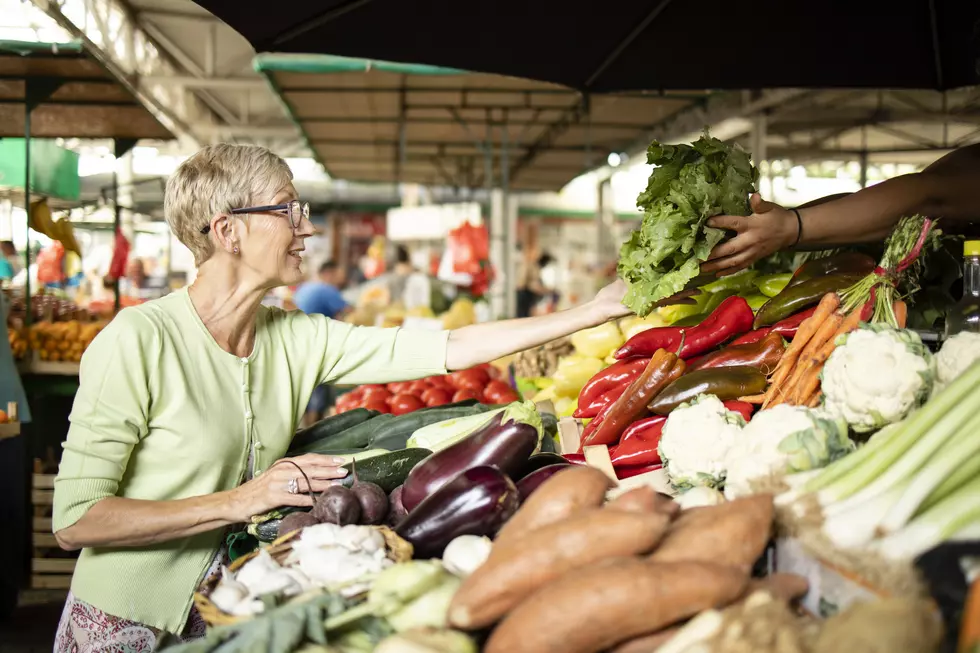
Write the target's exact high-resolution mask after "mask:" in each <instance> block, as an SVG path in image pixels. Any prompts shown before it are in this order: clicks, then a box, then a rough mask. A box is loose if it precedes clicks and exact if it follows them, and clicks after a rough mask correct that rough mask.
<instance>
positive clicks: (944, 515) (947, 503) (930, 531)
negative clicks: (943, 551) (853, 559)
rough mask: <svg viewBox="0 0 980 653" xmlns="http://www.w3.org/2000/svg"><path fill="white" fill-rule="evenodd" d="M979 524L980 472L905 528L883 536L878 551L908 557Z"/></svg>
mask: <svg viewBox="0 0 980 653" xmlns="http://www.w3.org/2000/svg"><path fill="white" fill-rule="evenodd" d="M978 525H980V476H978V477H975V478H974V479H973V480H972V481H970V482H969V483H967V484H965V485H963V486H961V487H960V488H959V489H958V490H956V491H955V492H953V493H952V494H950V495H949V496H947V497H946V498H945V499H943V500H942V501H939V502H938V503H936V504H935V505H934V506H933V507H932V508H930V509H929V510H927V511H925V512H923V513H922V514H921V515H919V516H918V517H916V518H915V519H913V520H912V521H911V522H909V523H908V525H906V526H905V528H903V529H901V530H899V531H896V532H895V533H892V534H891V535H889V536H888V537H886V538H884V539H883V540H881V541H880V542H879V543H878V545H877V547H876V548H877V549H878V551H879V552H880V553H881V554H882V555H884V556H885V557H888V558H891V559H895V560H909V559H912V558H914V557H916V556H918V555H921V554H922V553H925V552H926V551H928V550H929V549H931V548H933V547H935V546H937V545H939V544H941V543H943V542H945V541H947V540H949V539H952V538H953V537H957V536H960V534H961V533H964V532H966V533H975V532H977V527H978Z"/></svg>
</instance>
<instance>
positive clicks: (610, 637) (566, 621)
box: [484, 558, 748, 653]
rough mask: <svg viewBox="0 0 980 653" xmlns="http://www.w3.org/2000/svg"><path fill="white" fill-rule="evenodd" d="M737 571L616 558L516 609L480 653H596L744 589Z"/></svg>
mask: <svg viewBox="0 0 980 653" xmlns="http://www.w3.org/2000/svg"><path fill="white" fill-rule="evenodd" d="M747 582H748V577H747V575H746V574H745V573H743V571H742V570H740V569H736V568H733V567H724V566H721V565H715V564H710V563H698V562H676V563H669V564H668V563H665V564H658V563H651V562H648V561H645V560H643V559H641V558H621V559H619V560H616V561H611V562H609V563H604V564H596V565H592V566H590V567H585V568H584V569H582V570H581V571H580V572H573V573H568V574H565V575H564V576H562V577H561V578H560V579H558V580H556V581H554V582H552V583H549V584H548V585H546V586H544V587H543V588H541V589H540V590H538V591H537V592H535V593H534V594H532V595H531V596H529V597H528V598H527V599H525V600H524V601H523V602H521V603H520V605H518V606H517V607H516V608H515V609H514V610H513V611H511V613H510V614H509V615H507V617H506V618H505V619H504V620H503V621H502V622H500V625H499V626H497V628H496V629H495V630H494V631H493V634H492V635H490V639H489V640H488V641H487V644H486V647H485V648H484V653H512V652H513V651H521V653H597V652H598V651H604V650H606V649H608V648H609V647H611V646H613V645H614V644H617V643H620V642H625V641H627V640H630V639H633V638H635V637H637V636H639V635H643V634H646V633H652V632H656V631H658V630H661V629H662V628H664V627H666V626H669V625H671V624H674V623H676V622H678V621H680V620H682V619H686V618H688V617H691V616H693V615H695V614H697V613H699V612H701V611H702V610H707V609H708V608H714V607H719V606H722V605H727V604H728V603H730V602H731V601H733V600H734V599H735V598H737V597H738V596H740V595H741V594H742V592H743V591H744V590H745V585H746V583H747Z"/></svg>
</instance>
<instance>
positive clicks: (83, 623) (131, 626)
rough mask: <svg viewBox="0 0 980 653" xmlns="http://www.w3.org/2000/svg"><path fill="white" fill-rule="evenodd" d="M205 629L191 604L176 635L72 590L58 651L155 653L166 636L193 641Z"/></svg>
mask: <svg viewBox="0 0 980 653" xmlns="http://www.w3.org/2000/svg"><path fill="white" fill-rule="evenodd" d="M205 629H206V626H205V624H204V620H203V619H201V615H200V614H199V613H198V611H197V609H196V608H191V613H190V616H189V617H188V619H187V625H186V626H185V627H184V632H182V633H181V634H180V635H178V636H173V635H168V634H167V633H165V632H162V631H160V630H158V629H156V628H152V627H150V626H147V625H145V624H141V623H136V622H135V621H130V620H128V619H123V618H121V617H115V616H113V615H111V614H106V613H105V612H103V611H102V610H99V609H98V608H96V607H94V606H92V605H89V604H88V603H86V602H84V601H80V600H78V599H77V598H75V596H74V595H73V594H71V593H69V594H68V600H67V601H65V609H64V612H62V613H61V622H60V623H59V624H58V633H57V634H56V635H55V639H54V653H152V652H153V651H156V650H157V649H158V648H159V647H160V645H161V644H162V643H163V642H164V640H167V641H168V642H171V643H173V642H174V641H176V642H177V643H180V642H186V641H190V640H192V639H197V638H199V637H204V633H205Z"/></svg>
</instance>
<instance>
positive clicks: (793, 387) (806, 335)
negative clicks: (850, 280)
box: [762, 216, 941, 409]
mask: <svg viewBox="0 0 980 653" xmlns="http://www.w3.org/2000/svg"><path fill="white" fill-rule="evenodd" d="M940 234H941V232H940V231H939V230H938V229H936V228H935V222H934V221H933V220H931V219H929V218H923V217H921V216H913V217H906V218H902V219H901V220H900V221H899V223H898V225H896V227H895V230H894V231H893V232H892V233H891V235H890V236H889V237H888V240H887V242H886V243H885V253H884V256H882V259H881V262H880V264H879V267H878V268H877V269H875V270H874V272H872V273H871V274H869V275H867V276H866V277H864V278H863V279H861V280H860V281H858V282H857V283H855V284H854V285H853V286H851V287H850V288H847V289H845V290H843V291H842V292H840V293H839V294H838V293H836V292H834V293H827V294H826V295H824V296H823V297H822V298H821V300H820V303H819V304H818V305H817V310H816V311H814V313H813V315H811V316H810V317H809V318H808V319H806V320H804V321H803V322H802V323H801V324H800V328H799V330H797V332H796V337H794V338H793V342H792V343H790V346H789V347H787V348H786V352H785V353H784V354H783V357H782V358H781V359H780V361H779V364H778V365H777V366H776V369H775V371H774V372H773V374H772V377H771V378H770V383H769V389H768V390H767V391H766V394H765V395H764V396H763V398H762V407H763V409H765V408H770V407H772V406H778V405H779V404H790V405H792V406H808V407H811V408H813V407H816V406H817V405H818V404H819V403H820V399H821V393H820V372H821V371H822V370H823V366H824V364H825V363H826V362H827V359H828V358H830V355H831V354H832V353H834V349H835V348H836V347H837V339H838V338H839V337H840V336H842V335H844V334H846V333H850V332H851V331H854V330H855V329H857V328H858V326H860V324H861V323H862V322H884V323H886V324H890V325H891V326H893V327H896V328H899V329H904V328H905V321H906V319H907V317H908V308H907V307H906V305H905V302H904V301H902V299H901V298H900V297H899V295H898V290H897V286H898V284H899V281H900V280H901V281H904V282H905V283H908V284H910V285H914V283H915V277H916V275H917V273H918V271H919V269H920V268H921V262H920V258H919V257H920V255H921V254H922V252H923V251H925V250H929V249H935V248H937V247H938V246H939V237H940Z"/></svg>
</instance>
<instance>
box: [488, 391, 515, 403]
mask: <svg viewBox="0 0 980 653" xmlns="http://www.w3.org/2000/svg"><path fill="white" fill-rule="evenodd" d="M518 400H520V397H518V396H517V393H516V392H514V391H513V390H508V391H507V392H501V393H500V394H498V395H496V396H495V397H494V398H493V400H490V399H489V398H488V399H487V401H488V402H489V403H492V404H512V403H514V402H515V401H518Z"/></svg>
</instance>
